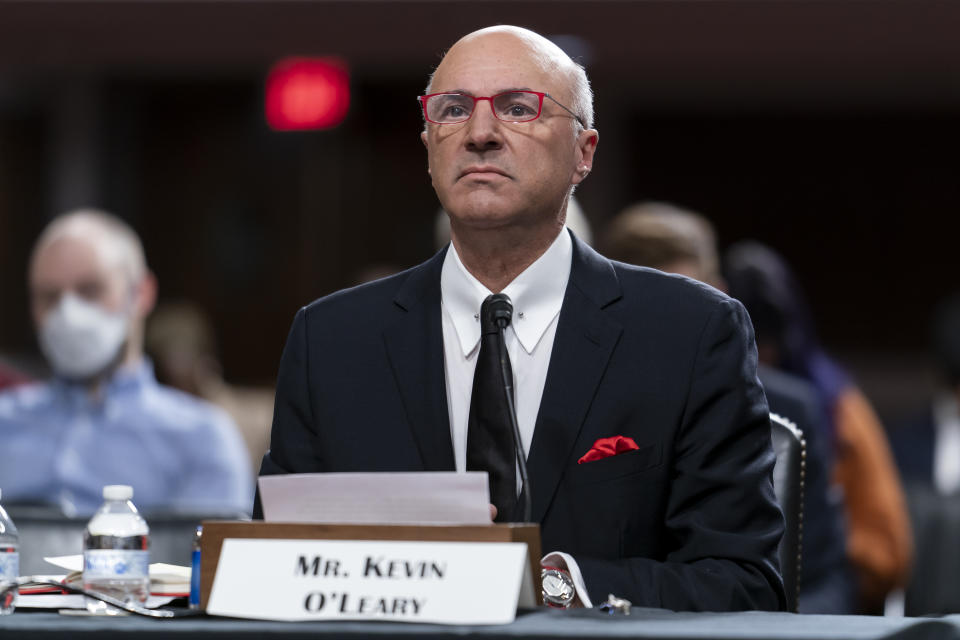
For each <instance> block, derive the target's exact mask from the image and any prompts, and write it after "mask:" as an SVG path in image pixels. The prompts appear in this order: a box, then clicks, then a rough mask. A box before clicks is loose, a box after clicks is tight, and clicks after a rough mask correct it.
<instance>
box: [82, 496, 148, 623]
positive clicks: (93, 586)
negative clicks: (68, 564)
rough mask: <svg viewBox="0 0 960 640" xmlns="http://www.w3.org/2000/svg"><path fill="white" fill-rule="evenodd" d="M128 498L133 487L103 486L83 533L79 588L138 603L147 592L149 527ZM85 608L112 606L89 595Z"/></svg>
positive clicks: (104, 610)
mask: <svg viewBox="0 0 960 640" xmlns="http://www.w3.org/2000/svg"><path fill="white" fill-rule="evenodd" d="M131 498H133V487H129V486H127V485H120V484H112V485H107V486H105V487H104V488H103V504H102V505H101V506H100V508H99V509H98V510H97V512H96V513H95V514H93V518H91V519H90V522H89V524H87V529H86V531H84V533H83V588H84V589H86V590H88V591H95V592H98V593H103V594H106V595H109V596H113V597H114V598H117V599H119V600H123V601H125V602H131V603H134V604H140V605H142V604H144V603H145V602H146V600H147V595H148V594H149V592H150V574H149V568H148V567H149V564H150V551H149V546H150V529H149V527H147V522H146V520H144V519H143V517H141V516H140V514H139V513H138V512H137V508H136V507H135V506H133V502H131ZM87 609H88V610H90V611H91V612H94V613H110V612H112V611H113V610H114V608H113V607H110V606H108V605H106V604H105V603H103V602H100V601H98V600H94V599H93V598H87Z"/></svg>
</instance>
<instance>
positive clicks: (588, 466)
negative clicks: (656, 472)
mask: <svg viewBox="0 0 960 640" xmlns="http://www.w3.org/2000/svg"><path fill="white" fill-rule="evenodd" d="M662 455H663V447H662V445H661V443H659V442H654V443H651V444H645V445H640V448H639V449H634V450H633V451H627V452H626V453H621V454H619V455H615V456H610V457H609V458H601V459H600V460H593V461H591V462H584V463H583V464H578V465H576V467H575V468H572V469H570V470H568V471H567V485H568V486H570V487H581V486H589V485H593V484H597V483H599V482H608V481H611V480H617V479H619V478H626V477H629V476H632V475H635V474H638V473H642V472H644V471H646V470H648V469H652V468H654V467H657V466H659V465H660V463H661V462H663V458H662Z"/></svg>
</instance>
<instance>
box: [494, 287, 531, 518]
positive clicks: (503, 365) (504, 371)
mask: <svg viewBox="0 0 960 640" xmlns="http://www.w3.org/2000/svg"><path fill="white" fill-rule="evenodd" d="M500 295H503V297H504V298H506V301H507V304H510V302H509V300H510V299H509V298H507V296H506V295H504V294H500ZM512 313H513V306H512V305H511V306H510V314H512ZM509 322H510V316H509V315H507V317H502V316H498V317H497V318H496V323H497V327H498V328H499V329H500V331H498V332H497V345H498V346H499V348H500V349H499V350H500V377H501V378H503V392H504V393H505V394H506V396H507V407H508V408H509V409H510V411H509V413H510V426H511V427H512V429H513V443H514V446H515V447H516V450H517V466H518V467H519V468H520V482H521V485H520V487H521V488H520V500H521V502H523V521H524V522H530V521H531V520H532V516H531V510H532V509H531V504H530V478H529V477H528V476H527V458H526V456H525V455H524V454H523V441H522V440H521V439H520V425H518V424H517V407H516V405H515V404H514V401H513V375H512V373H511V371H510V365H509V362H510V357H509V356H508V355H507V340H506V336H505V334H506V330H507V324H509Z"/></svg>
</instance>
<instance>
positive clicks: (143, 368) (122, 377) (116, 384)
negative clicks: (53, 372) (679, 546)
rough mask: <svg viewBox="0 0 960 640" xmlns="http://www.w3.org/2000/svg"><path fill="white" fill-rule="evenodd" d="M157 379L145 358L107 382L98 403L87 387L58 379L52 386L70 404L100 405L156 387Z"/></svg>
mask: <svg viewBox="0 0 960 640" xmlns="http://www.w3.org/2000/svg"><path fill="white" fill-rule="evenodd" d="M156 384H157V379H156V377H155V376H154V373H153V365H152V363H151V362H150V361H149V360H148V359H147V358H146V357H143V358H141V359H140V361H139V362H138V363H137V364H134V365H132V366H126V367H125V366H120V367H117V369H116V371H114V372H113V374H111V375H110V377H109V378H108V379H107V380H106V381H105V383H104V385H103V389H102V395H101V396H100V398H99V402H98V401H93V400H92V399H91V397H90V394H89V392H88V390H87V387H86V385H83V384H81V383H77V382H73V381H70V380H66V379H64V378H60V377H56V378H54V379H53V381H52V386H53V388H54V389H56V390H57V391H58V392H59V393H60V394H61V396H62V397H63V398H64V399H65V400H66V401H67V402H69V403H71V404H74V405H83V406H85V405H89V404H100V403H102V402H104V401H105V400H107V399H109V398H111V397H114V396H116V395H119V394H124V393H136V392H138V391H140V390H143V389H145V388H147V387H151V386H155V385H156Z"/></svg>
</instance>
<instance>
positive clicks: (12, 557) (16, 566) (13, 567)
mask: <svg viewBox="0 0 960 640" xmlns="http://www.w3.org/2000/svg"><path fill="white" fill-rule="evenodd" d="M19 575H20V554H19V553H17V552H16V551H3V552H0V581H2V580H8V581H10V580H15V579H16V578H17V577H18V576H19Z"/></svg>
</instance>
